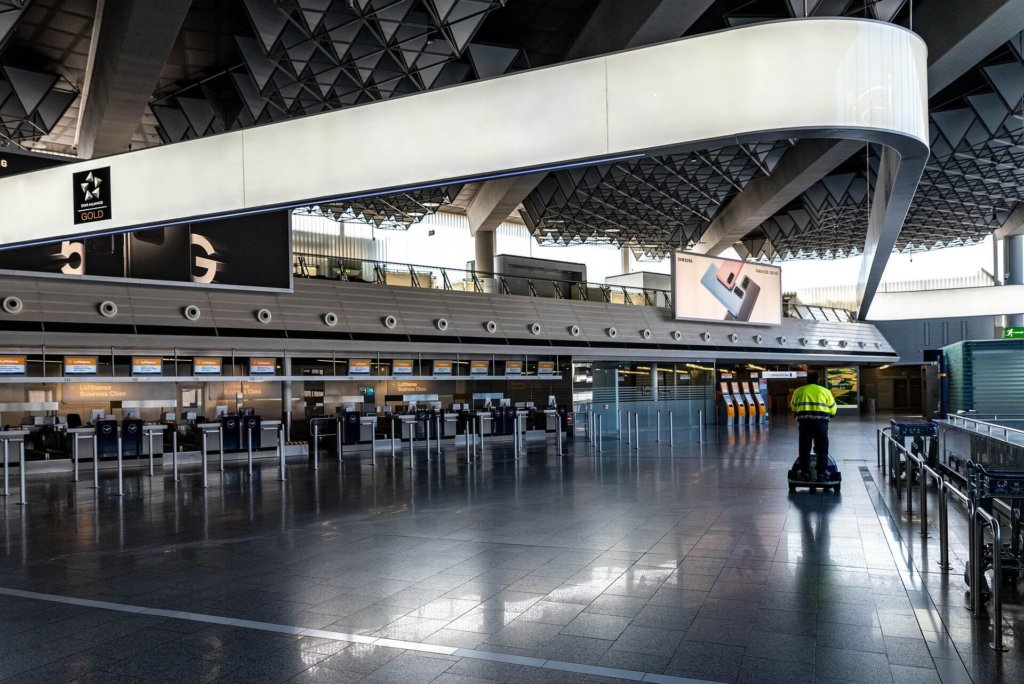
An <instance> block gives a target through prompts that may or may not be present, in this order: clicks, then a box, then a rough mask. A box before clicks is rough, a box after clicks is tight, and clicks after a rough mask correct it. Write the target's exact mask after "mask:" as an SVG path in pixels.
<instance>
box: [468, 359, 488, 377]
mask: <svg viewBox="0 0 1024 684" xmlns="http://www.w3.org/2000/svg"><path fill="white" fill-rule="evenodd" d="M490 372H491V362H490V361H486V360H481V361H470V362H469V374H470V375H488V374H490Z"/></svg>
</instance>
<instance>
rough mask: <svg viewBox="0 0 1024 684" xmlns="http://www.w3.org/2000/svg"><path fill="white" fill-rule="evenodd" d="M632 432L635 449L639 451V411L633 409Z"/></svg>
mask: <svg viewBox="0 0 1024 684" xmlns="http://www.w3.org/2000/svg"><path fill="white" fill-rule="evenodd" d="M633 432H634V433H635V434H634V436H635V437H636V439H635V440H633V443H634V447H635V448H636V450H637V451H640V412H639V411H634V412H633Z"/></svg>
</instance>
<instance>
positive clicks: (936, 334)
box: [875, 316, 996, 363]
mask: <svg viewBox="0 0 1024 684" xmlns="http://www.w3.org/2000/svg"><path fill="white" fill-rule="evenodd" d="M995 323H996V321H995V318H994V317H993V316H971V317H969V318H927V319H922V320H913V321H875V327H876V328H878V330H879V331H880V332H881V333H882V334H883V335H884V336H885V338H886V339H887V340H889V343H890V344H891V345H892V346H893V348H894V349H895V350H896V353H897V354H899V355H900V363H923V362H924V356H923V354H922V351H923V350H925V349H939V348H941V347H945V346H946V345H948V344H953V343H954V342H962V341H964V340H988V339H992V338H993V337H994V335H995Z"/></svg>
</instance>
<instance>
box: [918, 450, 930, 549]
mask: <svg viewBox="0 0 1024 684" xmlns="http://www.w3.org/2000/svg"><path fill="white" fill-rule="evenodd" d="M918 487H919V491H920V496H921V501H920V504H921V538H922V539H927V538H928V537H929V536H931V535H929V534H928V475H927V472H926V469H925V465H924V461H921V481H920V482H919V483H918Z"/></svg>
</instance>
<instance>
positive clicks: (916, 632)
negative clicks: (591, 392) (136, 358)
mask: <svg viewBox="0 0 1024 684" xmlns="http://www.w3.org/2000/svg"><path fill="white" fill-rule="evenodd" d="M875 426H876V424H875V423H872V422H867V421H857V420H839V421H836V422H834V423H833V427H832V438H833V445H834V446H833V450H834V452H835V453H834V455H835V456H836V457H837V460H838V461H839V463H840V465H841V468H842V470H843V474H844V478H845V480H844V484H843V490H842V493H841V494H840V495H834V494H822V493H816V494H811V493H809V492H800V493H797V494H793V495H791V494H789V492H788V491H787V487H786V482H785V471H786V469H787V468H788V466H789V464H790V463H791V461H792V458H793V451H794V448H795V442H796V434H795V429H794V428H793V426H792V425H791V424H789V423H786V422H779V423H778V424H774V425H772V426H771V427H770V428H763V429H741V430H736V431H724V430H723V431H720V432H718V433H717V434H715V433H714V432H713V431H712V432H709V433H708V434H707V435H706V440H707V443H705V444H703V445H701V444H698V443H697V441H696V435H695V434H693V433H692V432H690V431H683V430H679V431H677V435H676V439H675V446H674V447H671V448H670V447H669V446H668V445H667V444H656V443H654V441H653V437H654V435H653V433H650V432H645V433H644V434H643V435H642V446H641V447H640V448H639V450H634V449H632V448H629V447H627V446H626V445H625V444H620V443H618V442H617V440H615V439H613V438H612V436H611V435H609V436H608V437H606V438H605V440H604V451H603V453H601V454H596V455H595V454H594V452H593V450H592V449H591V448H590V447H589V445H588V444H587V443H586V441H584V440H582V439H580V440H578V441H577V442H576V443H575V444H574V445H570V446H569V448H568V455H567V456H566V457H565V458H563V459H559V458H557V457H556V456H555V455H554V449H553V445H552V444H549V445H543V444H537V445H531V446H530V447H529V451H528V453H527V455H526V456H525V457H524V459H523V460H521V461H519V462H518V463H517V462H516V461H514V460H513V459H512V453H511V445H510V444H509V445H504V444H499V443H497V442H490V441H489V442H488V443H487V447H486V449H485V451H484V454H483V457H482V458H481V459H478V460H477V461H476V463H475V464H474V465H472V466H468V467H467V466H466V464H465V463H464V460H465V449H464V447H463V448H458V447H450V448H448V449H447V450H446V456H445V458H444V459H443V461H438V460H435V461H433V462H431V463H429V464H428V463H426V462H425V460H424V459H423V456H422V450H420V451H419V455H420V462H419V463H418V464H417V467H416V468H415V469H409V468H407V467H406V466H407V465H408V461H407V460H405V461H401V460H400V461H399V462H398V463H397V464H393V463H392V462H391V460H390V458H388V457H386V455H385V453H384V451H381V452H380V454H381V456H380V457H379V458H378V465H377V467H376V468H371V467H370V465H369V462H368V459H366V458H364V459H363V460H362V461H356V460H352V461H348V462H346V463H344V464H342V465H339V464H338V463H337V462H335V461H331V460H329V459H325V460H323V461H322V462H321V465H320V469H319V470H318V471H316V472H313V471H312V470H311V469H310V468H309V467H308V465H307V463H306V462H305V461H304V460H302V461H298V460H296V461H293V462H292V463H291V465H290V466H289V477H288V480H287V482H285V483H281V482H279V481H278V480H277V471H276V468H275V467H274V464H271V463H270V462H267V463H265V464H263V465H262V467H260V468H258V469H257V472H256V474H255V475H254V477H253V478H252V479H251V480H250V479H249V478H248V476H247V475H246V474H245V471H244V465H243V466H241V467H240V466H239V465H237V464H229V466H228V470H227V471H226V472H224V473H223V474H221V473H220V472H218V471H216V470H214V472H212V473H211V474H210V486H209V488H208V489H205V490H204V489H203V488H202V482H201V477H200V475H199V473H198V472H197V470H196V469H195V468H194V467H193V468H192V469H190V470H183V473H182V480H181V481H180V482H178V483H175V482H173V481H172V480H171V478H170V475H169V473H165V474H164V475H163V476H159V475H158V477H156V478H153V479H151V478H149V477H148V476H146V475H145V474H144V473H142V472H141V471H138V472H132V471H129V473H128V475H127V477H126V495H125V496H124V497H123V498H122V497H117V496H115V495H114V492H115V491H116V487H115V483H114V480H113V473H106V472H104V473H102V474H101V475H102V479H101V488H100V490H99V491H98V492H97V491H96V490H94V489H91V488H90V486H89V485H90V484H91V479H90V477H89V476H88V474H86V476H85V477H83V481H82V482H79V483H77V485H76V484H74V483H70V482H68V477H67V476H66V475H40V476H33V477H32V478H30V482H29V487H28V492H27V494H28V500H29V505H28V506H27V507H21V506H19V505H17V497H16V496H11V497H8V498H7V499H6V500H4V501H3V502H2V503H0V506H2V509H0V680H5V681H6V680H10V681H17V682H33V681H45V682H54V681H81V682H93V681H95V682H100V681H102V682H114V681H146V682H153V681H176V682H178V681H204V682H205V681H253V682H275V681H296V682H303V681H309V682H319V681H323V682H356V681H359V682H367V683H370V682H437V683H439V684H448V683H452V684H454V683H465V684H469V683H471V682H494V681H508V682H534V681H537V682H542V681H544V682H546V681H552V682H597V681H649V682H685V681H690V682H692V681H713V682H789V681H792V682H812V681H816V682H838V681H867V682H872V683H873V684H877V683H879V682H890V681H892V682H897V683H902V682H940V681H941V682H943V683H944V684H950V683H951V682H968V681H971V680H972V679H973V681H975V682H995V681H1005V682H1021V681H1024V665H1022V662H1024V647H1022V641H1024V637H1017V636H1015V635H1024V631H1022V630H1024V619H1022V618H1021V616H1020V614H1019V613H1015V612H1013V610H1010V611H1008V614H1007V623H1006V624H1007V633H1006V638H1005V640H1006V642H1007V644H1008V645H1009V646H1010V650H1009V651H1008V652H1006V653H1004V654H1002V655H1001V656H999V655H996V654H995V653H994V652H993V651H991V650H990V649H989V648H988V647H987V641H988V640H990V638H991V636H990V633H989V631H988V629H987V627H986V626H984V625H983V624H982V623H981V622H979V621H973V620H971V618H970V614H969V613H967V611H966V610H965V609H964V608H963V596H962V592H963V588H964V586H963V580H962V575H961V573H962V567H963V558H964V555H965V553H964V551H963V548H962V540H963V536H964V531H963V530H964V526H963V525H962V523H961V522H960V517H961V516H960V514H959V513H952V514H951V521H952V522H951V525H952V532H953V537H954V547H953V560H954V565H955V568H954V571H953V572H952V573H950V574H944V573H942V572H940V571H939V569H938V567H937V564H936V561H937V559H938V550H937V548H938V547H937V539H936V538H935V537H936V535H933V537H932V538H930V539H928V540H924V541H922V540H921V538H920V536H918V535H917V522H916V519H915V520H912V521H910V522H909V523H908V520H907V517H906V513H905V512H903V511H902V509H901V507H900V505H898V504H899V502H897V501H896V500H895V498H894V495H893V491H892V490H891V488H890V487H888V485H886V484H885V483H884V481H883V480H882V475H881V473H880V472H879V470H878V469H877V468H876V466H875ZM388 453H389V451H388ZM214 467H215V466H214ZM932 510H935V509H934V507H933V508H932Z"/></svg>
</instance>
